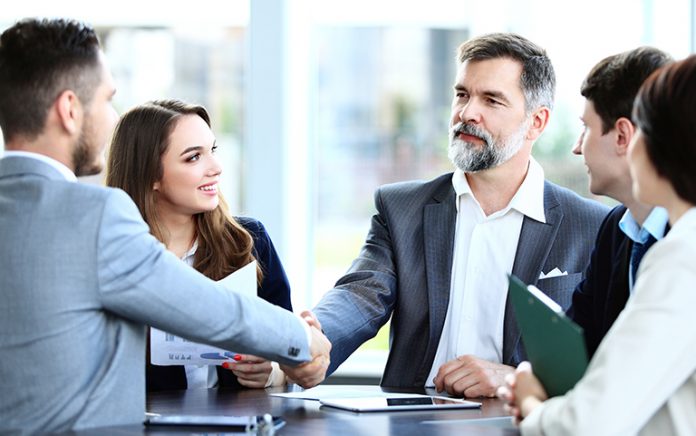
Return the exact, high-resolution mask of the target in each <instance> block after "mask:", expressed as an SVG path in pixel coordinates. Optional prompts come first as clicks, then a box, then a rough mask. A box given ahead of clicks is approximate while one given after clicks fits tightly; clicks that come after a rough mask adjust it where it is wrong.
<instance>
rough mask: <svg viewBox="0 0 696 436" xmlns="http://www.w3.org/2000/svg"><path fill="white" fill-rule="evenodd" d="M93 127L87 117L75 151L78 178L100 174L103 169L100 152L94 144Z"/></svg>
mask: <svg viewBox="0 0 696 436" xmlns="http://www.w3.org/2000/svg"><path fill="white" fill-rule="evenodd" d="M91 126H92V125H91V123H90V121H89V118H88V117H85V122H84V124H83V126H82V130H81V131H80V136H79V137H78V138H77V144H76V145H75V148H74V149H73V153H72V160H73V165H74V167H75V175H76V176H78V177H80V176H93V175H95V174H99V173H100V172H101V171H102V169H103V167H102V164H101V162H99V161H98V160H97V153H98V152H99V150H98V147H97V146H96V144H93V142H94V140H95V138H94V137H95V135H94V134H93V133H94V132H92V128H91Z"/></svg>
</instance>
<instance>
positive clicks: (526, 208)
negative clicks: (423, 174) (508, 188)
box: [452, 156, 546, 223]
mask: <svg viewBox="0 0 696 436" xmlns="http://www.w3.org/2000/svg"><path fill="white" fill-rule="evenodd" d="M452 185H453V186H454V192H455V193H456V194H457V199H459V198H460V196H462V195H465V194H468V195H471V196H472V197H473V193H472V192H471V187H470V186H469V182H468V181H467V180H466V175H465V173H464V171H462V170H460V169H459V168H457V169H456V170H455V171H454V174H453V175H452ZM456 205H457V211H459V201H457V202H456ZM509 209H515V210H516V211H518V212H520V213H521V214H522V215H525V216H528V217H529V218H532V219H534V220H536V221H539V222H541V223H546V213H545V211H544V169H543V168H541V165H539V163H538V162H537V161H536V160H535V159H534V158H533V157H531V156H530V157H529V167H528V170H527V175H526V176H525V177H524V180H523V181H522V184H521V185H520V187H519V189H518V190H517V192H516V193H515V195H514V196H513V197H512V200H510V203H509V204H508V205H507V207H505V208H504V209H503V210H502V211H500V212H502V213H505V212H507V211H508V210H509ZM498 213H499V212H496V214H498Z"/></svg>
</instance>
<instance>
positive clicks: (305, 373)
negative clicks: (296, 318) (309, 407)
mask: <svg viewBox="0 0 696 436" xmlns="http://www.w3.org/2000/svg"><path fill="white" fill-rule="evenodd" d="M300 316H301V317H302V319H304V320H305V321H306V322H307V324H309V328H310V330H311V332H312V343H311V344H310V353H311V354H312V360H310V361H309V362H305V363H303V364H301V365H298V366H295V367H292V366H286V365H280V368H281V369H282V370H283V372H284V373H285V374H286V375H287V376H288V378H290V379H291V380H292V381H293V382H294V383H297V384H298V385H300V386H302V387H303V388H305V389H308V388H311V387H314V386H316V385H318V384H319V383H321V382H322V381H324V378H326V371H327V370H328V369H329V363H330V362H331V359H330V352H331V342H329V340H328V339H326V336H324V334H323V333H322V332H321V324H319V320H317V318H316V317H315V316H314V314H313V313H312V312H311V311H309V310H305V311H304V312H302V313H301V314H300Z"/></svg>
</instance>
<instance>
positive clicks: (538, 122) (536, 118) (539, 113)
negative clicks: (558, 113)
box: [526, 106, 551, 141]
mask: <svg viewBox="0 0 696 436" xmlns="http://www.w3.org/2000/svg"><path fill="white" fill-rule="evenodd" d="M549 117H551V111H550V110H549V108H547V107H545V106H542V107H540V108H539V109H537V110H536V111H534V112H533V113H532V116H531V123H530V124H529V130H528V131H527V137H526V138H527V139H528V140H530V141H536V139H537V138H539V136H541V134H542V133H543V132H544V129H545V128H546V126H547V125H548V123H549Z"/></svg>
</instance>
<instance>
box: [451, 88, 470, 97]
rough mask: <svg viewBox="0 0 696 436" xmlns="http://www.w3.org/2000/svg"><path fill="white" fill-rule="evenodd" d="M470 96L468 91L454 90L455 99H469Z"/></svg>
mask: <svg viewBox="0 0 696 436" xmlns="http://www.w3.org/2000/svg"><path fill="white" fill-rule="evenodd" d="M468 97H469V94H468V93H467V92H466V91H462V90H456V89H455V90H454V98H468Z"/></svg>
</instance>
